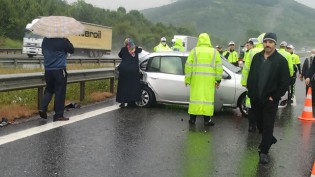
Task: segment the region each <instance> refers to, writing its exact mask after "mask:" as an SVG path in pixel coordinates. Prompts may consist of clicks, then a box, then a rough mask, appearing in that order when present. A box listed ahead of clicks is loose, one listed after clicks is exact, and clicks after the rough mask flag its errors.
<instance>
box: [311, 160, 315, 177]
mask: <svg viewBox="0 0 315 177" xmlns="http://www.w3.org/2000/svg"><path fill="white" fill-rule="evenodd" d="M311 177H315V161H314V165H313V170H312V174H311Z"/></svg>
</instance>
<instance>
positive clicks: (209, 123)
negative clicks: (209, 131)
mask: <svg viewBox="0 0 315 177" xmlns="http://www.w3.org/2000/svg"><path fill="white" fill-rule="evenodd" d="M214 125H215V123H214V122H212V121H210V122H205V123H204V126H206V127H209V126H214Z"/></svg>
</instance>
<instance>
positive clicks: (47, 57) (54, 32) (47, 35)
mask: <svg viewBox="0 0 315 177" xmlns="http://www.w3.org/2000/svg"><path fill="white" fill-rule="evenodd" d="M31 30H32V31H33V33H35V34H39V35H42V36H44V39H43V42H42V53H43V55H44V67H45V81H46V88H45V91H44V96H43V99H42V102H41V105H40V110H39V115H40V117H41V118H43V119H47V109H48V105H49V103H50V101H51V99H52V96H53V95H54V94H55V100H54V111H55V115H54V117H53V121H54V122H55V121H67V120H69V118H67V117H64V106H65V98H66V87H67V70H66V66H67V62H66V60H67V55H68V53H71V54H72V53H73V52H74V47H73V45H72V44H71V42H70V41H69V40H68V39H67V38H66V37H67V36H71V35H76V34H81V33H82V32H83V31H84V27H83V25H82V24H81V23H80V22H78V21H76V20H75V19H73V18H71V17H64V16H49V17H42V18H41V19H39V20H38V21H37V22H36V23H35V24H34V25H33V26H32V28H31Z"/></svg>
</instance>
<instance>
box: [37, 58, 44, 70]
mask: <svg viewBox="0 0 315 177" xmlns="http://www.w3.org/2000/svg"><path fill="white" fill-rule="evenodd" d="M38 62H39V68H40V69H42V68H43V66H42V59H40V58H39V59H38Z"/></svg>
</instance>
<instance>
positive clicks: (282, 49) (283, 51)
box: [278, 41, 294, 102]
mask: <svg viewBox="0 0 315 177" xmlns="http://www.w3.org/2000/svg"><path fill="white" fill-rule="evenodd" d="M287 45H288V43H287V42H285V41H282V42H281V43H280V48H279V50H278V52H279V53H280V54H281V55H282V56H283V57H284V58H285V59H287V62H288V67H289V72H290V78H291V77H292V76H293V73H294V69H293V62H292V58H291V54H290V53H289V52H287V51H286V49H287ZM290 100H291V89H290V86H289V87H288V100H287V102H290Z"/></svg>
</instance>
